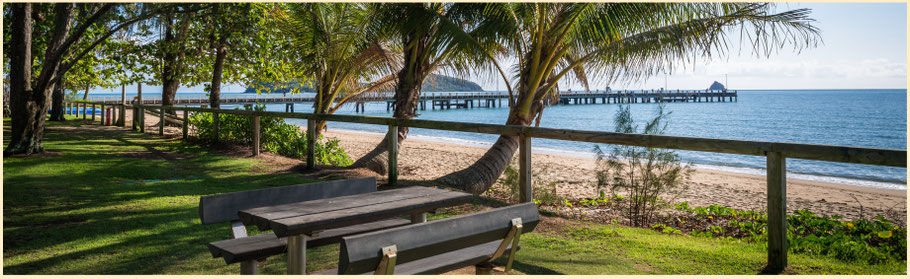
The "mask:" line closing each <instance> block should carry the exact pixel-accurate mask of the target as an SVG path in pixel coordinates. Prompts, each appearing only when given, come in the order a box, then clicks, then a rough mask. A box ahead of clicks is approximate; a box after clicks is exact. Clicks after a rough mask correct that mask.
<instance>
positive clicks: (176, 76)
mask: <svg viewBox="0 0 910 279" xmlns="http://www.w3.org/2000/svg"><path fill="white" fill-rule="evenodd" d="M189 14H190V13H184V16H183V19H181V21H180V22H179V23H178V25H179V26H178V30H177V32H176V34H174V33H175V32H174V30H173V29H174V19H173V13H167V14H165V27H164V28H165V36H164V41H165V45H167V46H169V49H168V50H167V51H165V52H164V71H163V72H162V81H161V85H162V89H161V105H162V106H172V105H174V97H176V95H177V89H178V88H180V79H181V77H182V76H183V68H184V64H185V63H184V59H185V58H186V50H184V47H183V46H184V44H185V43H186V37H187V36H188V35H189V27H190V23H189Z"/></svg>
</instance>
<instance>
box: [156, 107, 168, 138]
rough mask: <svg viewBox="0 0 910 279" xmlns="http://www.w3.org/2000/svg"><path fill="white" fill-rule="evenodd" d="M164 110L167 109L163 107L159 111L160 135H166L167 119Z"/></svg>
mask: <svg viewBox="0 0 910 279" xmlns="http://www.w3.org/2000/svg"><path fill="white" fill-rule="evenodd" d="M164 112H165V110H163V109H162V110H160V112H159V113H158V120H159V121H160V122H159V123H158V135H159V136H163V135H164V123H165V121H166V120H165V118H164Z"/></svg>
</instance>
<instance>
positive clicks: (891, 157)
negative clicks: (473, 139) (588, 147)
mask: <svg viewBox="0 0 910 279" xmlns="http://www.w3.org/2000/svg"><path fill="white" fill-rule="evenodd" d="M78 103H81V104H83V107H85V106H86V104H92V103H91V102H78ZM92 105H94V104H92ZM116 106H119V107H120V108H121V110H120V111H121V112H123V111H124V109H123V108H126V107H129V108H132V110H133V113H134V114H133V116H134V117H133V119H137V117H138V118H141V117H142V115H144V110H146V109H158V110H159V117H161V118H162V119H163V118H164V117H165V115H164V111H165V110H174V111H182V112H183V116H184V117H183V118H182V119H181V120H182V121H183V137H184V138H186V137H187V127H188V121H187V115H188V114H187V112H188V111H193V112H208V113H213V115H214V118H213V119H214V122H215V123H217V119H218V114H222V113H223V114H235V115H247V116H250V117H252V120H253V126H252V127H253V131H252V132H253V145H254V148H253V153H254V155H255V154H258V153H259V138H260V136H259V132H260V131H259V118H260V117H262V116H271V117H282V118H294V119H306V120H307V142H308V146H307V158H306V160H307V167H309V168H315V167H316V164H315V157H314V154H315V146H314V143H315V139H314V136H315V133H314V132H315V130H314V127H315V123H316V121H323V120H324V121H337V122H349V123H362V124H374V125H385V126H388V133H387V134H386V136H387V137H388V139H389V140H388V142H389V153H390V154H389V156H388V157H389V172H388V181H389V183H390V184H395V183H396V182H397V179H398V164H397V160H398V159H397V157H398V156H397V155H398V154H397V153H398V144H397V141H398V137H397V131H398V127H399V126H404V127H411V128H424V129H436V130H447V131H457V132H470V133H482V134H494V135H513V136H518V137H519V185H520V201H521V202H528V201H531V200H532V197H531V192H532V191H531V185H532V181H531V139H532V138H546V139H557V140H569V141H578V142H590V143H603V144H617V145H630V146H644V147H654V148H666V149H678V150H691V151H702V152H716V153H727V154H741V155H752V156H765V157H766V158H767V174H766V176H767V196H768V267H769V268H770V269H771V270H783V268H784V267H786V265H787V210H786V209H787V203H786V192H787V190H786V185H787V175H786V173H787V171H786V170H787V168H786V159H787V158H794V159H806V160H817V161H829V162H841V163H855V164H867V165H880V166H892V167H904V168H906V167H907V151H906V150H898V149H884V148H866V147H851V146H834V145H818V144H799V143H782V142H762V141H743V140H729V139H711V138H694V137H678V136H664V135H644V134H624V133H613V132H600V131H584V130H569V129H554V128H540V127H527V126H515V125H497V124H481V123H466V122H451V121H437V120H422V119H398V118H389V117H372V116H355V115H328V114H311V113H293V112H268V111H250V110H225V109H207V108H191V107H175V106H171V107H162V106H149V105H116ZM83 117H84V116H83ZM121 119H122V115H121ZM134 123H136V122H135V121H134ZM161 123H162V124H161V126H160V127H159V134H163V133H164V124H163V123H164V121H161ZM138 125H139V127H140V130H144V126H145V124H144V123H141V121H140V124H138ZM121 126H122V125H121ZM134 126H135V124H134ZM215 129H217V125H216V128H215ZM214 134H215V135H217V134H218V133H217V131H216V132H215V133H214Z"/></svg>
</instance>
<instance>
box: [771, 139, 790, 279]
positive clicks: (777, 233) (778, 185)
mask: <svg viewBox="0 0 910 279" xmlns="http://www.w3.org/2000/svg"><path fill="white" fill-rule="evenodd" d="M767 160H768V161H767V163H768V174H767V179H768V269H769V270H770V271H782V270H784V268H786V267H787V158H786V157H784V156H783V155H781V154H780V153H778V152H768V159H767Z"/></svg>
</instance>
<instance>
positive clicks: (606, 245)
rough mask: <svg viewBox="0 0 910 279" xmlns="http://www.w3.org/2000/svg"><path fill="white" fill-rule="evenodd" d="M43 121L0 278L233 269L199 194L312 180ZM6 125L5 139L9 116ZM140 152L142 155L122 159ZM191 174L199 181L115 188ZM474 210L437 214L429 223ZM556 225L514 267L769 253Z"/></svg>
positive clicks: (177, 143)
mask: <svg viewBox="0 0 910 279" xmlns="http://www.w3.org/2000/svg"><path fill="white" fill-rule="evenodd" d="M85 125H88V127H84V129H78V130H75V131H68V132H64V131H63V130H61V128H68V127H66V126H85ZM48 126H49V127H50V128H49V129H48V130H47V132H46V135H45V148H46V149H47V150H48V151H50V152H60V153H62V154H56V155H50V156H45V157H33V158H4V162H3V174H4V176H3V183H4V184H3V186H4V187H3V202H4V203H3V210H4V213H3V220H4V221H3V222H4V223H3V232H4V237H3V244H4V250H3V258H4V259H3V272H4V274H238V273H239V266H238V265H237V264H234V265H230V266H228V265H225V264H224V261H223V260H221V259H213V258H212V257H211V255H210V254H209V252H208V250H207V248H206V243H209V242H212V241H217V240H222V239H227V238H229V237H230V232H229V229H228V225H227V224H215V225H201V224H200V223H199V216H198V211H197V210H198V202H199V197H200V196H204V195H212V194H218V193H225V192H234V191H242V190H249V189H256V188H262V187H270V186H281V185H289V184H298V183H306V182H309V181H312V180H311V179H308V178H306V177H304V176H302V175H300V174H294V173H288V174H273V173H265V172H263V171H261V170H260V169H262V166H261V163H262V162H260V161H259V160H255V159H246V158H240V159H237V158H230V157H226V156H222V155H219V154H216V153H214V152H211V151H209V150H207V149H205V148H201V147H197V146H193V145H188V144H185V143H183V142H182V141H181V140H179V139H160V138H157V137H155V136H151V135H141V134H138V133H128V132H123V131H107V132H102V131H101V130H100V129H99V128H98V127H97V126H95V125H89V124H80V123H79V122H77V121H67V122H65V123H55V122H48ZM4 129H6V131H7V133H6V134H5V138H4V142H3V143H4V146H5V145H6V144H7V143H8V141H9V139H8V129H9V122H8V120H6V121H4ZM136 152H145V153H147V154H146V158H135V157H128V156H124V155H123V154H124V153H136ZM52 154H55V153H52ZM149 154H151V155H149ZM165 158H169V159H165ZM188 176H202V178H198V179H191V180H177V181H162V182H153V183H145V184H120V183H118V181H135V180H148V179H165V178H168V179H170V178H180V177H188ZM489 203H490V201H489V200H483V199H476V200H475V204H489ZM481 208H482V206H477V205H468V206H464V207H458V208H453V209H446V210H441V211H439V212H437V214H435V215H431V216H429V219H430V220H433V219H439V218H446V217H452V216H456V215H459V214H464V213H465V212H468V211H473V210H478V209H481ZM553 220H556V219H553ZM564 223H566V225H564V226H560V230H559V232H554V231H544V230H543V229H538V230H537V232H534V233H529V234H525V235H523V236H522V241H521V243H522V250H521V251H520V252H519V253H518V257H517V259H516V262H515V264H514V268H515V271H516V272H517V273H523V274H756V273H758V271H759V270H760V269H761V268H762V265H763V264H764V262H765V257H766V255H765V246H764V245H765V244H764V243H743V242H736V241H733V242H731V241H726V240H717V239H707V238H695V237H689V236H671V235H665V234H661V233H658V232H655V231H652V230H647V229H633V228H627V227H622V226H613V225H600V224H591V223H582V222H575V221H567V222H564ZM253 231H255V230H253ZM252 233H255V232H252ZM337 250H338V245H329V246H324V247H321V248H317V249H310V250H309V251H307V254H308V255H307V260H308V266H307V269H308V270H309V271H316V270H321V269H326V268H332V267H334V266H335V265H336V264H337V259H338V252H337ZM498 262H500V263H502V262H503V261H502V260H499V261H498ZM284 264H285V258H284V256H276V257H270V258H269V259H268V261H267V262H265V263H264V264H263V265H262V266H261V267H260V271H261V273H264V274H283V273H284V271H285V266H284ZM790 264H791V266H790V270H789V272H791V273H798V274H882V273H884V274H905V273H906V269H905V265H903V264H890V265H880V266H871V265H868V264H863V263H853V262H841V261H838V260H835V259H833V258H830V257H825V256H810V255H802V254H792V253H791V255H790Z"/></svg>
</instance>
